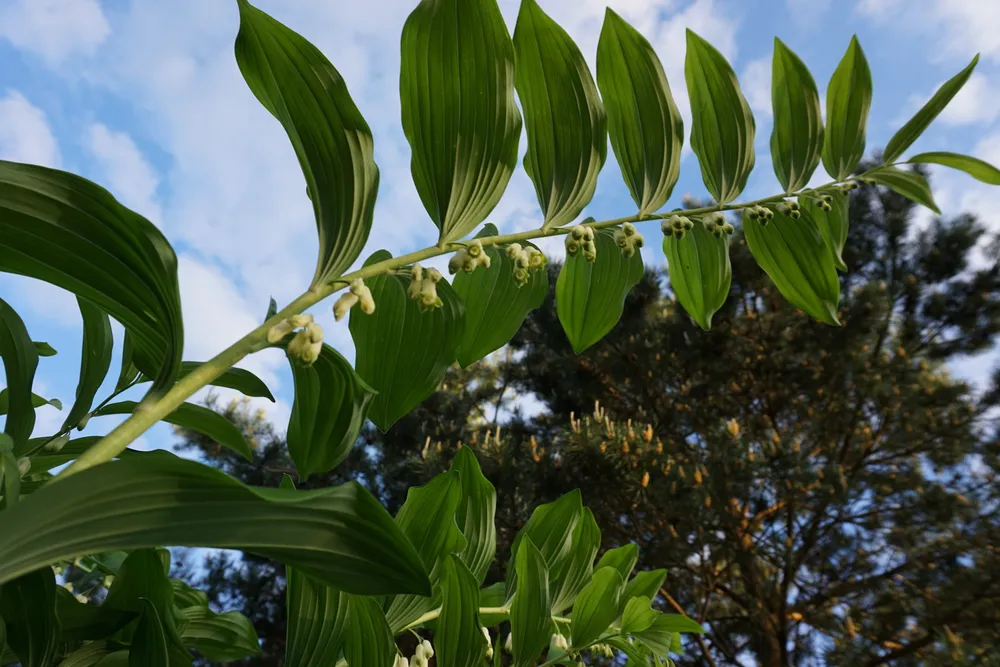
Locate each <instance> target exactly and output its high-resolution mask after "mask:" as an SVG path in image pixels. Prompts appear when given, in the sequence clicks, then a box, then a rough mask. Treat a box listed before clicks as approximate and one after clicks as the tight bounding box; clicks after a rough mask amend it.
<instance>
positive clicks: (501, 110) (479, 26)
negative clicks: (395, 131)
mask: <svg viewBox="0 0 1000 667" xmlns="http://www.w3.org/2000/svg"><path fill="white" fill-rule="evenodd" d="M401 51H402V58H401V62H400V72H399V91H400V104H401V107H402V116H403V132H404V133H405V134H406V138H407V140H408V141H409V142H410V147H411V148H412V150H413V157H412V159H411V161H410V170H411V171H412V173H413V183H414V185H416V187H417V192H418V193H419V194H420V199H421V201H422V202H423V203H424V208H426V209H427V212H428V213H429V214H430V216H431V220H433V221H434V224H435V225H437V226H438V229H440V230H441V237H440V240H441V243H447V242H450V241H455V240H457V239H460V238H462V237H464V236H466V235H467V234H468V233H469V232H471V231H472V230H473V229H475V227H476V225H478V224H479V223H480V222H482V221H483V219H484V218H486V216H487V215H489V213H490V211H492V210H493V208H494V207H495V206H496V205H497V202H498V201H500V196H501V195H503V192H504V189H505V188H506V187H507V182H508V181H509V180H510V177H511V174H512V173H513V172H514V167H515V165H516V163H517V144H518V138H519V137H520V135H521V115H520V113H518V110H517V105H516V104H515V102H514V47H513V45H512V44H511V40H510V35H509V34H508V33H507V26H506V25H505V24H504V20H503V16H502V15H501V14H500V8H499V7H497V3H496V1H495V0H471V1H470V0H422V1H421V2H420V4H418V5H417V7H416V9H414V10H413V12H412V13H411V14H410V16H409V18H408V19H407V20H406V24H405V25H404V26H403V37H402V48H401Z"/></svg>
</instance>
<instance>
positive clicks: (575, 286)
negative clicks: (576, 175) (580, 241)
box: [556, 229, 643, 354]
mask: <svg viewBox="0 0 1000 667" xmlns="http://www.w3.org/2000/svg"><path fill="white" fill-rule="evenodd" d="M594 244H595V246H596V247H597V261H596V262H593V263H591V262H588V261H587V260H586V258H584V256H583V253H582V252H578V253H576V254H575V255H570V256H567V257H566V262H565V263H564V264H563V265H562V269H561V270H560V271H559V278H558V279H557V280H556V311H557V312H558V314H559V322H561V323H562V327H563V330H564V331H565V332H566V336H567V338H569V342H570V344H571V345H572V346H573V351H574V352H576V353H577V354H580V353H581V352H583V351H584V350H586V349H587V348H589V347H590V346H591V345H593V344H594V343H597V342H598V341H600V340H601V339H602V338H604V336H605V334H607V333H608V332H609V331H611V330H612V329H613V328H614V327H615V325H616V324H618V320H619V319H621V316H622V311H623V310H624V309H625V296H626V295H627V294H628V293H629V290H631V289H632V288H633V287H635V286H636V285H637V284H638V283H639V281H640V280H642V272H643V266H642V256H641V255H640V254H639V253H635V254H633V255H632V256H631V257H625V256H624V255H622V252H621V250H620V249H619V248H618V245H617V244H616V243H615V240H614V234H613V233H612V232H610V231H607V230H603V229H602V230H600V231H598V232H597V233H596V234H594Z"/></svg>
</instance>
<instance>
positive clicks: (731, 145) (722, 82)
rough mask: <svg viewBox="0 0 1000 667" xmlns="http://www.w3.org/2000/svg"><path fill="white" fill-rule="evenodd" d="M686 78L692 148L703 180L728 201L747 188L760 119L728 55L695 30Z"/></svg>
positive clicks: (691, 35) (690, 37) (689, 45)
mask: <svg viewBox="0 0 1000 667" xmlns="http://www.w3.org/2000/svg"><path fill="white" fill-rule="evenodd" d="M684 78H685V79H686V80H687V88H688V94H689V95H690V96H691V110H692V117H691V121H692V125H691V149H692V150H694V154H695V155H697V156H698V163H699V164H700V165H701V179H702V180H703V181H704V182H705V187H707V188H708V191H709V192H710V193H711V195H712V197H714V198H715V201H717V202H719V203H720V204H725V203H728V202H730V201H732V200H734V199H736V197H738V196H739V194H740V193H741V192H743V188H745V187H746V184H747V178H749V176H750V172H751V171H753V166H754V162H755V160H756V158H755V157H754V147H753V142H754V135H755V133H756V131H757V124H756V123H755V121H754V119H753V113H752V112H751V111H750V105H749V104H747V101H746V98H745V97H744V96H743V91H741V90H740V84H739V81H737V79H736V74H735V73H734V72H733V68H732V67H730V65H729V63H728V62H726V58H725V56H723V55H722V54H721V53H719V51H718V50H717V49H716V48H715V47H714V46H712V45H711V44H709V43H708V42H706V41H705V40H704V39H702V38H701V37H699V36H698V35H696V34H695V33H694V32H692V31H691V30H688V31H687V54H686V56H685V58H684Z"/></svg>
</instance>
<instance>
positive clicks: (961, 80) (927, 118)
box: [882, 53, 979, 164]
mask: <svg viewBox="0 0 1000 667" xmlns="http://www.w3.org/2000/svg"><path fill="white" fill-rule="evenodd" d="M978 62H979V54H978V53H977V54H976V57H975V58H973V59H972V62H970V63H969V64H968V65H966V66H965V69H963V70H962V71H961V72H959V73H958V74H956V75H955V76H953V77H951V78H950V79H948V80H947V81H945V82H944V83H943V84H941V87H940V88H938V89H937V91H936V92H935V93H934V95H933V96H932V97H931V99H930V100H928V101H927V104H925V105H924V106H923V107H921V109H920V111H918V112H917V113H916V115H915V116H913V118H911V119H910V120H908V121H907V122H906V125H904V126H903V127H901V128H900V129H899V130H898V131H897V132H896V134H894V135H892V139H890V140H889V143H888V144H886V145H885V152H884V153H883V154H882V160H883V161H884V162H885V163H886V164H889V163H891V162H895V161H896V158H898V157H899V156H900V155H902V154H903V152H904V151H905V150H906V149H907V148H909V147H910V146H911V145H912V144H913V142H914V141H916V140H917V139H918V138H919V137H920V135H921V134H923V133H924V130H926V129H927V127H928V126H929V125H930V124H931V123H932V122H933V121H934V119H935V118H937V117H938V114H940V113H941V112H942V111H944V108H945V107H946V106H948V103H949V102H951V100H952V98H953V97H955V95H957V94H958V91H960V90H962V86H964V85H965V82H966V81H968V80H969V77H970V76H972V70H974V69H976V64H977V63H978Z"/></svg>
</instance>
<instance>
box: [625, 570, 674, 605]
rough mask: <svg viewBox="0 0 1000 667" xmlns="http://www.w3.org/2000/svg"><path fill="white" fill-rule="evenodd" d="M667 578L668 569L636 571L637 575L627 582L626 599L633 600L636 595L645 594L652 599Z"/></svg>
mask: <svg viewBox="0 0 1000 667" xmlns="http://www.w3.org/2000/svg"><path fill="white" fill-rule="evenodd" d="M666 578H667V571H666V570H644V571H642V572H636V573H635V576H634V577H632V578H631V579H630V580H629V581H628V583H627V584H625V599H626V600H631V599H632V598H634V597H638V596H645V597H648V598H649V599H651V600H652V599H653V598H655V597H656V595H657V594H658V593H659V592H660V587H661V586H663V582H664V580H665V579H666Z"/></svg>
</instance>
